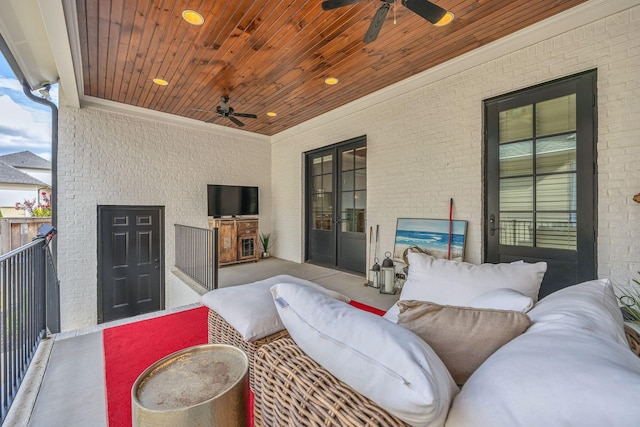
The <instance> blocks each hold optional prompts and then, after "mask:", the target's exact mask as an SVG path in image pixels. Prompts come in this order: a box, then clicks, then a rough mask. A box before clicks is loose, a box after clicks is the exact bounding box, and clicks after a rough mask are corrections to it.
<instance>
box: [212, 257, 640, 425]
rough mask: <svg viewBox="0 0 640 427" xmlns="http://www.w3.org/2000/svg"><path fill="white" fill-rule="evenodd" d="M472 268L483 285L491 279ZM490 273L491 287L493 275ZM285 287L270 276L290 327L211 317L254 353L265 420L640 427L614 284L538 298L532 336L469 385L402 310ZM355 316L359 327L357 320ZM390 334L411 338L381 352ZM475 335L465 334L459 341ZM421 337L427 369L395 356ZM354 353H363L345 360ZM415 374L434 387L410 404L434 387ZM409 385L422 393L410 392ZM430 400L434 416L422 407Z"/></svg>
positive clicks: (638, 363)
mask: <svg viewBox="0 0 640 427" xmlns="http://www.w3.org/2000/svg"><path fill="white" fill-rule="evenodd" d="M448 267H449V266H448V265H447V268H448ZM508 268H511V267H508ZM417 271H418V269H416V270H414V273H415V275H416V276H417ZM449 273H450V272H447V275H448V274H449ZM473 273H474V274H472V275H471V276H470V277H472V278H473V282H474V285H476V284H478V283H480V285H482V280H483V278H482V277H480V276H479V275H478V274H477V273H478V272H477V271H473ZM410 276H411V275H410ZM486 276H487V277H485V279H486V281H487V283H489V282H493V281H495V278H494V277H488V276H490V274H489V275H486ZM422 279H424V278H422ZM460 280H462V279H460ZM276 282H277V283H276ZM286 282H288V280H287V277H279V278H278V279H275V280H273V281H271V282H270V283H269V286H271V285H274V286H272V287H270V291H271V293H272V294H273V300H272V301H270V303H273V302H275V304H274V305H275V306H276V307H277V310H278V315H279V316H280V318H281V321H282V322H283V324H284V326H285V327H286V330H283V331H280V332H278V333H275V334H271V335H267V336H265V337H262V338H261V339H258V340H253V339H252V340H247V339H246V337H243V336H242V334H239V333H238V331H237V330H235V328H234V327H232V326H230V325H229V324H228V323H227V322H226V321H225V319H224V318H223V317H221V316H219V315H217V313H215V310H213V311H214V312H212V313H210V318H209V319H210V322H209V333H210V341H212V342H226V343H230V344H234V345H236V346H239V347H241V348H243V349H244V350H245V351H246V352H247V353H248V355H249V358H250V361H251V376H252V379H251V388H252V390H253V392H254V422H255V425H256V426H267V427H269V426H295V427H297V426H353V427H356V426H405V425H415V426H446V427H485V426H487V427H489V426H491V427H536V426H540V427H543V426H544V427H548V426H574V425H575V426H581V427H584V426H593V427H600V426H614V425H615V426H622V427H626V426H629V427H631V426H636V425H637V420H638V419H640V405H637V402H638V401H640V358H639V357H638V354H639V353H640V338H639V337H638V334H637V333H636V332H635V331H634V330H633V329H630V328H628V327H625V325H624V324H623V320H622V316H621V313H620V310H619V309H618V306H617V299H616V298H615V295H614V293H613V289H612V286H611V284H610V283H609V282H608V281H607V280H595V281H591V282H586V283H583V284H579V285H574V286H570V287H567V288H565V289H563V290H561V291H558V292H556V293H554V294H552V295H550V296H547V297H546V298H544V299H543V300H542V301H540V302H538V303H536V304H535V306H533V308H532V309H531V310H529V311H528V312H527V316H528V317H529V318H530V320H531V326H530V327H529V328H528V329H527V330H526V332H524V333H523V334H521V335H519V336H517V337H516V338H514V339H512V340H511V341H509V342H508V343H506V344H505V345H503V346H502V347H500V348H499V349H498V350H497V351H495V352H494V353H493V354H492V355H491V356H489V357H488V359H486V360H484V361H483V362H482V364H481V365H480V366H479V367H478V368H477V369H475V371H474V372H473V373H472V375H471V376H470V377H469V378H468V379H467V380H466V382H465V383H464V384H463V385H461V386H460V387H459V388H458V386H456V385H455V383H454V381H453V380H452V379H451V377H450V375H449V373H448V372H447V371H446V369H445V370H444V375H446V376H447V377H448V378H449V380H448V382H447V379H446V378H445V379H444V380H443V379H442V375H443V369H442V366H443V364H442V361H440V360H439V359H438V358H437V356H436V357H435V358H434V356H433V352H432V350H431V349H430V348H429V345H426V344H424V341H422V340H421V339H420V338H419V337H416V335H415V334H413V333H412V332H411V331H407V330H405V329H404V328H403V327H402V326H400V323H401V319H400V320H398V317H397V312H396V313H391V314H393V315H392V316H391V318H390V319H382V318H380V317H379V316H376V315H373V314H363V312H361V311H360V310H357V309H355V308H353V307H351V306H349V305H348V304H344V303H343V302H339V301H336V300H335V299H334V298H332V297H329V296H327V295H326V294H322V293H317V292H316V290H313V289H302V288H300V286H297V285H295V284H292V283H286ZM274 283H275V284H274ZM527 292H531V290H529V291H527ZM406 295H411V294H410V292H407V293H406ZM406 295H405V296H406ZM415 296H416V295H414V296H413V297H415ZM400 298H401V299H403V295H402V294H401V296H400ZM392 311H393V310H390V312H392ZM387 314H390V313H389V312H388V313H387ZM354 316H355V318H356V320H357V322H356V323H358V322H359V323H360V324H359V325H358V324H352V323H351V322H352V320H353V319H352V317H354ZM385 316H386V315H385ZM323 317H324V318H323ZM387 317H388V316H387ZM396 321H398V322H399V323H398V324H397V325H396V324H394V322H396ZM363 322H364V323H363ZM381 327H382V329H381ZM387 327H388V330H387ZM363 328H364V329H363ZM394 328H395V329H394ZM454 330H455V328H451V331H454ZM363 331H365V332H364V333H363ZM389 331H391V334H390V335H395V334H396V333H397V334H398V335H399V336H401V337H403V338H401V339H400V340H399V342H396V343H392V344H391V345H386V344H385V345H384V348H382V346H379V343H378V342H377V341H376V340H377V339H378V336H385V335H389ZM400 332H402V334H400ZM452 333H454V334H460V331H458V332H452ZM387 338H388V337H387ZM392 338H393V337H392ZM470 338H471V337H468V336H465V334H464V333H462V334H461V335H460V336H459V337H458V338H456V341H460V342H464V341H466V340H469V341H471V339H470ZM416 340H417V341H420V342H421V343H422V344H423V347H420V346H418V347H420V348H419V349H418V350H420V349H423V350H424V349H427V350H429V352H430V353H431V355H430V356H429V357H428V358H427V359H425V360H426V362H424V361H423V362H420V363H423V364H424V363H426V365H421V366H418V367H417V368H418V369H417V370H415V369H414V370H413V371H411V370H407V369H405V368H406V366H405V365H411V364H412V363H413V356H411V354H410V355H409V356H410V357H405V356H402V357H403V358H401V357H400V356H398V359H397V361H394V360H393V359H392V362H391V363H389V362H388V360H387V362H385V360H384V357H385V355H384V353H385V352H386V353H387V356H388V353H389V349H396V350H397V349H399V350H400V351H402V347H403V345H405V343H406V346H408V347H411V348H412V349H413V350H411V351H414V353H413V354H414V355H415V354H416V353H415V347H416V346H415V345H414V344H415V341H416ZM426 341H427V342H428V338H427V339H426ZM376 345H378V346H379V347H376ZM394 345H395V346H396V347H394ZM424 345H426V347H424ZM474 345H477V344H474ZM367 346H368V347H369V348H368V349H367V348H363V347H367ZM344 348H347V349H348V350H349V351H351V352H352V353H348V354H354V355H355V356H353V357H351V356H349V355H347V356H345V353H344ZM372 348H373V351H374V353H371V349H372ZM377 349H380V355H378V353H377V351H378V350H377ZM630 349H631V350H630ZM394 351H395V350H394ZM367 352H369V353H367ZM471 353H475V351H474V349H473V348H472V349H471V350H469V354H471ZM363 355H364V356H363ZM392 357H395V356H393V355H392ZM436 359H437V360H436ZM363 361H365V363H363ZM398 361H402V362H398ZM385 363H386V365H385ZM376 364H381V365H384V366H383V370H385V369H386V370H390V371H394V372H393V375H391V378H392V379H393V378H395V377H402V378H404V380H403V381H404V383H403V381H400V384H398V383H396V384H391V383H389V384H387V383H385V380H384V379H381V378H384V375H383V376H380V372H377V373H376V372H374V371H375V370H376V369H378V367H376V366H375V365H376ZM394 364H395V366H392V365H394ZM365 365H366V366H365ZM447 368H448V366H447ZM369 369H370V370H369ZM422 371H424V372H426V374H425V375H423V374H422ZM407 372H418V373H419V375H418V376H424V377H425V378H426V381H427V385H428V387H431V388H429V390H426V391H425V392H424V393H423V395H424V396H426V397H425V400H429V402H426V403H425V405H423V406H420V404H421V403H420V402H418V405H417V406H416V405H413V407H409V408H404V407H402V405H403V401H404V400H407V401H409V400H411V399H412V398H413V397H415V391H416V390H414V389H418V390H419V391H420V392H422V390H421V387H423V385H422V384H423V383H424V381H423V382H422V383H421V382H420V381H422V380H424V378H423V379H422V380H418V379H417V378H415V377H414V376H412V375H413V374H409V375H408V376H407V374H406V373H407ZM394 375H395V377H394ZM436 377H440V380H439V381H440V382H439V383H438V381H434V378H436ZM436 379H437V378H436ZM429 381H431V383H430V382H429ZM405 386H406V387H405ZM398 387H400V388H398ZM403 387H405V388H408V389H410V390H409V393H414V394H410V395H408V397H407V399H405V398H404V397H403V396H404V395H403V394H402V393H405V391H403V390H401V388H403ZM396 395H397V396H400V398H399V399H395V401H394V399H393V397H397V396H396ZM419 396H422V394H419ZM389 398H391V399H389ZM398 401H399V402H398ZM398 405H400V406H398ZM422 407H424V408H427V409H426V410H425V413H424V414H423V413H419V411H420V410H421V409H418V410H417V411H418V413H416V408H422ZM412 411H413V412H412Z"/></svg>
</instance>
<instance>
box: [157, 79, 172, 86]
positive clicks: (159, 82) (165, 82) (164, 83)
mask: <svg viewBox="0 0 640 427" xmlns="http://www.w3.org/2000/svg"><path fill="white" fill-rule="evenodd" d="M153 82H154V83H155V84H157V85H158V86H166V85H168V84H169V82H168V81H166V80H163V79H153Z"/></svg>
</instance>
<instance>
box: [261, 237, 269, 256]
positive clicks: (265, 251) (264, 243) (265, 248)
mask: <svg viewBox="0 0 640 427" xmlns="http://www.w3.org/2000/svg"><path fill="white" fill-rule="evenodd" d="M270 243H271V233H260V247H261V248H262V254H261V255H260V257H261V258H269V256H270V255H269V244H270Z"/></svg>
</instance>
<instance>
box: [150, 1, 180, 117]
mask: <svg viewBox="0 0 640 427" xmlns="http://www.w3.org/2000/svg"><path fill="white" fill-rule="evenodd" d="M188 3H189V2H188V1H187V0H175V1H174V3H173V5H171V10H170V11H164V13H163V16H162V17H161V18H162V20H161V21H159V22H158V24H159V25H161V26H163V27H164V31H163V33H162V36H161V37H160V40H159V43H158V50H157V52H156V54H155V55H154V56H153V57H152V58H150V61H148V63H147V69H148V71H147V75H148V76H149V78H161V79H164V80H166V81H167V82H169V85H168V86H164V87H160V86H158V85H155V84H153V85H150V89H149V90H147V91H146V92H144V93H142V94H141V95H140V98H139V101H138V103H139V104H140V105H141V106H142V107H144V108H150V109H155V110H159V111H161V109H160V108H159V105H157V104H158V101H159V100H161V99H162V98H164V97H165V96H167V95H168V94H170V93H171V92H172V91H173V90H174V89H173V87H174V84H173V83H174V82H172V81H171V79H170V78H169V75H173V74H174V71H175V69H177V68H178V66H179V64H180V62H181V61H182V60H183V58H184V53H182V55H181V54H180V50H179V49H180V47H181V46H182V44H183V40H184V38H185V37H186V35H187V34H188V33H189V30H190V29H191V28H192V25H190V24H189V23H187V22H186V21H185V20H184V19H182V11H183V10H186V8H187V6H188ZM154 101H155V103H154ZM152 104H153V105H152Z"/></svg>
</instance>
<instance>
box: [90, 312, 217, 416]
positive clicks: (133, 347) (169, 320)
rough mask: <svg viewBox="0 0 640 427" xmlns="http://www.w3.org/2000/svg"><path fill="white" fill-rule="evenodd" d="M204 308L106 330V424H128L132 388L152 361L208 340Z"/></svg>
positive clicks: (104, 341)
mask: <svg viewBox="0 0 640 427" xmlns="http://www.w3.org/2000/svg"><path fill="white" fill-rule="evenodd" d="M207 313H208V309H207V308H206V307H198V308H194V309H191V310H185V311H181V312H178V313H173V314H168V315H166V316H161V317H156V318H153V319H149V320H143V321H140V322H135V323H130V324H127V325H122V326H116V327H113V328H108V329H105V330H104V331H103V333H102V339H103V343H104V368H105V383H106V389H107V417H108V420H109V427H129V426H131V387H133V383H134V382H135V381H136V379H137V378H138V376H139V375H140V374H141V373H142V372H143V371H144V370H145V369H147V368H148V367H149V366H151V365H152V364H153V363H154V362H156V361H158V360H160V359H162V358H163V357H165V356H168V355H169V354H171V353H173V352H176V351H178V350H182V349H183V348H187V347H191V346H194V345H198V344H206V343H207Z"/></svg>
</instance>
